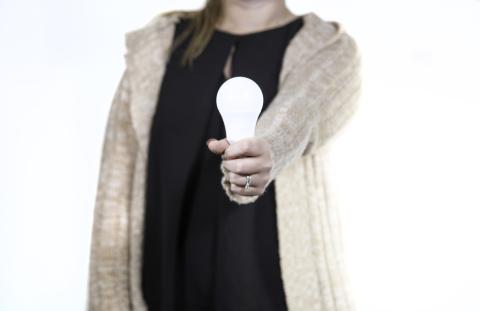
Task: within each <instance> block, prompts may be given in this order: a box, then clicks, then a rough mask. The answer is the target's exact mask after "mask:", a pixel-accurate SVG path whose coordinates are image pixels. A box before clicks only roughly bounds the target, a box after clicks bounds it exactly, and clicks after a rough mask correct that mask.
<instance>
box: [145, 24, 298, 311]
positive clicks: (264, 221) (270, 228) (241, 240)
mask: <svg viewBox="0 0 480 311" xmlns="http://www.w3.org/2000/svg"><path fill="white" fill-rule="evenodd" d="M187 23H188V21H187V20H184V19H181V20H180V21H179V22H177V24H176V29H175V37H176V36H178V35H179V33H180V32H181V31H183V30H184V29H185V26H186V25H187ZM302 25H303V19H302V18H301V17H298V18H296V19H295V20H293V21H291V22H289V23H288V24H286V25H282V26H279V27H276V28H271V29H268V30H264V31H259V32H254V33H250V34H246V35H234V34H231V33H228V32H224V31H220V30H216V31H215V32H214V34H213V36H212V38H211V40H210V41H209V43H208V45H207V47H206V49H205V50H204V51H203V53H202V54H201V55H200V56H199V57H198V58H197V59H195V61H194V63H193V67H191V68H189V67H181V66H180V65H179V61H180V56H181V54H182V53H183V51H184V49H185V47H186V45H187V43H188V40H189V39H190V38H188V40H187V41H185V42H184V43H183V44H181V45H180V46H179V47H178V48H177V49H176V50H175V51H174V52H173V54H172V55H171V57H170V59H169V61H168V63H167V67H166V70H165V75H164V77H163V82H162V85H161V88H160V92H159V97H158V104H157V108H156V112H155V115H154V117H153V120H152V127H151V136H150V145H149V155H148V168H147V188H146V195H145V223H144V224H145V225H144V238H143V264H142V291H143V295H144V299H145V302H146V304H147V305H148V308H149V310H160V311H171V310H195V311H202V310H208V311H212V310H221V311H223V310H225V311H236V310H241V311H249V310H252V311H269V310H272V311H273V310H275V311H281V310H286V309H287V307H286V302H285V293H284V290H283V285H282V278H281V273H280V265H279V256H278V241H277V227H276V214H275V189H274V183H273V182H272V183H271V184H270V185H269V187H268V188H267V189H266V191H265V193H264V194H263V195H261V196H260V197H259V198H258V199H257V200H256V201H255V202H253V203H250V204H247V205H238V204H237V203H235V202H232V201H230V200H229V199H228V197H227V196H226V194H225V192H224V190H223V188H222V187H221V184H220V179H221V177H222V173H221V171H220V163H221V157H220V156H219V155H215V154H213V153H212V152H211V151H210V150H208V147H207V146H206V144H205V141H206V140H207V139H208V138H211V137H212V138H217V139H221V138H224V137H225V128H224V125H223V121H222V119H221V116H220V114H219V112H218V110H217V108H216V103H215V97H216V92H217V90H218V88H219V87H220V85H221V84H222V83H223V82H224V81H225V76H224V73H223V68H224V65H225V63H226V60H227V59H228V56H229V53H230V50H231V47H232V45H235V52H234V54H233V58H232V67H231V70H232V76H245V77H249V78H251V79H253V80H254V81H255V82H257V83H258V85H259V86H260V88H261V89H262V91H263V95H264V106H263V109H262V113H263V111H264V110H265V109H266V108H267V107H268V104H269V103H270V101H271V100H272V98H273V97H274V96H275V94H276V92H277V85H278V79H279V73H280V70H281V66H282V61H283V56H284V53H285V49H286V47H287V45H288V43H289V41H290V40H291V39H292V38H293V36H294V35H295V34H296V33H297V31H298V30H299V29H300V28H301V27H302Z"/></svg>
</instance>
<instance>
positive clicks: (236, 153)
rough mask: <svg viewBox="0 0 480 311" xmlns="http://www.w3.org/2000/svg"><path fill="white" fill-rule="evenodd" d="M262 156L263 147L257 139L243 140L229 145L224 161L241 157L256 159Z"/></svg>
mask: <svg viewBox="0 0 480 311" xmlns="http://www.w3.org/2000/svg"><path fill="white" fill-rule="evenodd" d="M261 154H262V150H261V146H260V144H259V143H258V141H257V139H256V138H255V137H248V138H244V139H241V140H239V141H237V142H234V143H233V144H231V145H229V146H228V147H227V149H225V153H224V154H223V159H224V160H229V159H236V158H240V157H255V156H260V155H261Z"/></svg>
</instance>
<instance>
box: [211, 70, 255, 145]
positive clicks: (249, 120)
mask: <svg viewBox="0 0 480 311" xmlns="http://www.w3.org/2000/svg"><path fill="white" fill-rule="evenodd" d="M262 107H263V94H262V90H261V89H260V87H259V86H258V84H257V83H255V81H253V80H251V79H249V78H246V77H233V78H230V79H228V80H227V81H225V82H224V83H223V84H222V85H221V86H220V88H219V89H218V92H217V108H218V111H219V112H220V114H221V115H222V119H223V124H224V125H225V132H226V134H227V141H228V142H229V143H230V144H232V143H234V142H236V141H238V140H240V139H243V138H247V137H254V136H255V126H256V124H257V119H258V116H259V115H260V112H261V111H262Z"/></svg>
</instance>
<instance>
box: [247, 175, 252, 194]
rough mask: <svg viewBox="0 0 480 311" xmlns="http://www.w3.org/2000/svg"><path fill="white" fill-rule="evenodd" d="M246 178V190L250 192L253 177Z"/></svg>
mask: <svg viewBox="0 0 480 311" xmlns="http://www.w3.org/2000/svg"><path fill="white" fill-rule="evenodd" d="M245 177H246V178H247V182H246V183H245V190H248V188H250V182H251V181H252V176H250V175H247V176H245Z"/></svg>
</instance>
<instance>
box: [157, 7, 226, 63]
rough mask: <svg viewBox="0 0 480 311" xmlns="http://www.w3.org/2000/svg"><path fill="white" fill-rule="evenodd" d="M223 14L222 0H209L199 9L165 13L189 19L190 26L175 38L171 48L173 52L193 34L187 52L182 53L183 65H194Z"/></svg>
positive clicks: (170, 50)
mask: <svg viewBox="0 0 480 311" xmlns="http://www.w3.org/2000/svg"><path fill="white" fill-rule="evenodd" d="M221 14H222V0H207V2H206V4H205V6H204V7H203V8H202V9H201V10H198V11H171V12H167V13H165V15H167V16H168V15H178V16H179V17H185V18H187V19H189V21H190V23H189V25H188V27H187V28H186V29H185V30H184V31H183V32H182V33H181V34H180V35H179V36H178V37H177V38H176V39H175V41H174V42H173V43H172V45H171V46H170V49H169V53H171V52H172V51H173V50H174V49H175V48H176V47H178V45H180V44H181V43H182V42H183V41H184V40H185V39H187V37H188V36H190V35H191V36H192V38H191V40H190V42H189V44H188V46H187V48H186V50H185V52H184V53H183V55H182V59H181V65H182V66H185V65H187V64H188V65H189V66H191V65H192V62H193V60H194V59H195V58H196V57H198V56H199V55H200V54H201V53H202V52H203V50H204V49H205V47H206V46H207V43H208V41H209V40H210V38H211V37H212V34H213V32H214V31H215V26H216V24H217V22H218V20H219V18H220V15H221Z"/></svg>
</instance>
